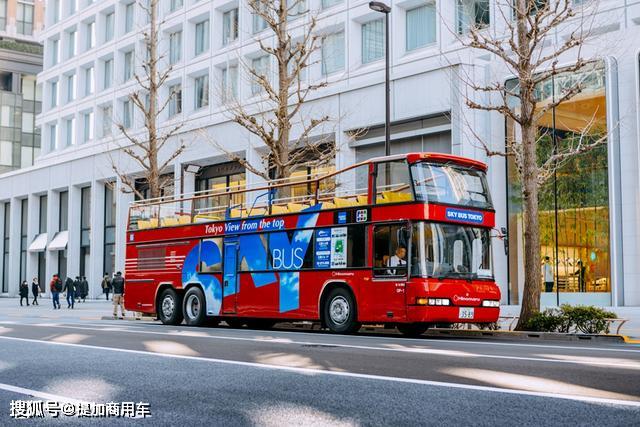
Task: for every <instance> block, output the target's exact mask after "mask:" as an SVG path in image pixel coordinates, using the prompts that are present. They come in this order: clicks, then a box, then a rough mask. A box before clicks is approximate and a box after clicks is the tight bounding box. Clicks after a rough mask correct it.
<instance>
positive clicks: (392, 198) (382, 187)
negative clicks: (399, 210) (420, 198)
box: [376, 160, 413, 204]
mask: <svg viewBox="0 0 640 427" xmlns="http://www.w3.org/2000/svg"><path fill="white" fill-rule="evenodd" d="M412 200H413V189H412V188H411V178H410V176H409V166H408V165H407V162H406V160H394V161H391V162H384V163H378V164H377V165H376V203H377V204H383V203H399V202H410V201H412Z"/></svg>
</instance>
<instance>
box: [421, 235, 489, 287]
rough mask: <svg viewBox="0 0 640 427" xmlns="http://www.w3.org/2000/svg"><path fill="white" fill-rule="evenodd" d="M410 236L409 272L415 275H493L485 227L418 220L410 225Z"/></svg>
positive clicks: (475, 276) (467, 276) (473, 277)
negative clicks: (411, 226)
mask: <svg viewBox="0 0 640 427" xmlns="http://www.w3.org/2000/svg"><path fill="white" fill-rule="evenodd" d="M411 238H412V251H411V252H412V259H411V272H412V275H414V276H421V277H436V278H440V279H442V278H448V277H450V278H463V279H477V278H480V279H491V278H493V265H492V262H491V238H490V234H489V230H488V229H484V228H478V227H471V226H466V225H457V224H443V223H431V222H418V223H414V225H413V232H412V237H411Z"/></svg>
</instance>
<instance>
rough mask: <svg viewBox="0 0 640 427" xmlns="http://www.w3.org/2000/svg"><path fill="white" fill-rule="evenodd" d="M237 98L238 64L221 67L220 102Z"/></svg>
mask: <svg viewBox="0 0 640 427" xmlns="http://www.w3.org/2000/svg"><path fill="white" fill-rule="evenodd" d="M235 99H238V66H237V65H230V66H228V67H226V68H223V69H222V102H229V101H233V100H235Z"/></svg>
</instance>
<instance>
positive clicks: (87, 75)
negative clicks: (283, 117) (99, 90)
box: [84, 66, 94, 96]
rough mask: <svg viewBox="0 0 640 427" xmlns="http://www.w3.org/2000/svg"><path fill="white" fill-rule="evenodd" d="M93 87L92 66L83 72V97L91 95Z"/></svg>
mask: <svg viewBox="0 0 640 427" xmlns="http://www.w3.org/2000/svg"><path fill="white" fill-rule="evenodd" d="M93 87H94V81H93V66H91V67H89V68H85V70H84V95H85V96H88V95H91V94H92V93H93Z"/></svg>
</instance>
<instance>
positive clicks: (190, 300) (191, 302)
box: [182, 286, 206, 326]
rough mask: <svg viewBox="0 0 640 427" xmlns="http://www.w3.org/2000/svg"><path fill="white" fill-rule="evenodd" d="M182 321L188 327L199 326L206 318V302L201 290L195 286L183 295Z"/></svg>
mask: <svg viewBox="0 0 640 427" xmlns="http://www.w3.org/2000/svg"><path fill="white" fill-rule="evenodd" d="M182 313H183V314H184V321H185V323H186V324H187V325H189V326H201V325H202V324H203V323H204V321H205V317H206V302H205V299H204V293H203V292H202V289H200V288H199V287H197V286H194V287H192V288H189V290H188V291H187V293H186V294H184V302H183V306H182Z"/></svg>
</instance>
